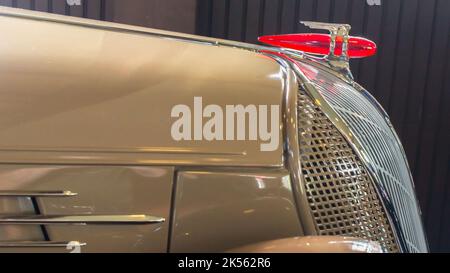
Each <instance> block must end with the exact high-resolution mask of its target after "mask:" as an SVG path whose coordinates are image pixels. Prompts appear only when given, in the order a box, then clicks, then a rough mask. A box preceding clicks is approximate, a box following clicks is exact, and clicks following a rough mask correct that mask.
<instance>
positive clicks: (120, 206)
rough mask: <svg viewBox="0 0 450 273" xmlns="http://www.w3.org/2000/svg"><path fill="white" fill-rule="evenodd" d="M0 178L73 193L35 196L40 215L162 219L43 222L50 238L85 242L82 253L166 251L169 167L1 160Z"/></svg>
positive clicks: (3, 186)
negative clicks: (151, 218)
mask: <svg viewBox="0 0 450 273" xmlns="http://www.w3.org/2000/svg"><path fill="white" fill-rule="evenodd" d="M0 181H1V183H0V190H8V191H11V190H26V191H44V190H48V189H64V190H70V191H72V192H76V193H77V195H76V196H71V197H38V198H37V203H38V206H39V210H40V213H41V214H42V215H102V214H106V215H122V214H133V215H135V214H146V215H154V216H159V217H163V218H165V219H167V221H165V222H163V223H158V224H143V225H139V224H129V225H128V224H105V225H76V224H74V225H71V224H63V225H60V224H55V225H46V226H45V228H46V230H47V233H48V237H49V239H50V240H51V241H67V242H68V241H79V242H83V243H86V246H83V247H82V249H81V250H82V252H165V251H166V250H167V238H168V227H169V221H168V219H169V218H170V217H169V210H170V198H171V193H172V181H173V168H170V167H124V166H34V165H5V166H0ZM0 209H1V208H0ZM2 213H3V211H2ZM27 226H28V225H27ZM12 239H14V238H12ZM30 239H35V238H30ZM34 250H36V251H38V250H39V248H35V249H34ZM63 250H64V249H63ZM8 251H9V250H8ZM44 251H48V250H44ZM66 252H67V251H66Z"/></svg>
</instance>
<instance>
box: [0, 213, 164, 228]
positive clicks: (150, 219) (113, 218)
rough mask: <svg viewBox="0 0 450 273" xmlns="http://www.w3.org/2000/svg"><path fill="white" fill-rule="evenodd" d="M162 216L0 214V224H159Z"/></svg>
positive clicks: (162, 219) (162, 220)
mask: <svg viewBox="0 0 450 273" xmlns="http://www.w3.org/2000/svg"><path fill="white" fill-rule="evenodd" d="M164 221H165V219H164V218H162V217H155V216H149V215H143V214H137V215H23V216H22V215H20V216H5V215H2V216H0V224H29V225H49V224H80V225H119V224H140V225H144V224H158V223H162V222H164Z"/></svg>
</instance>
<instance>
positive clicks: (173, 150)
mask: <svg viewBox="0 0 450 273" xmlns="http://www.w3.org/2000/svg"><path fill="white" fill-rule="evenodd" d="M0 152H53V153H68V152H72V153H107V154H115V153H118V154H120V153H127V154H140V153H149V154H192V155H236V156H245V155H247V152H246V151H242V152H208V151H201V150H199V149H196V148H191V147H186V148H178V147H119V148H117V147H114V148H113V147H111V148H95V149H86V148H82V147H63V148H58V149H55V148H50V147H1V146H0Z"/></svg>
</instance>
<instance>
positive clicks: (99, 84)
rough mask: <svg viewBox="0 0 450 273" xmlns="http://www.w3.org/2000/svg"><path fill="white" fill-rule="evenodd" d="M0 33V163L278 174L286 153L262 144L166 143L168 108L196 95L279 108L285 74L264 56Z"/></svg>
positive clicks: (68, 32)
mask: <svg viewBox="0 0 450 273" xmlns="http://www.w3.org/2000/svg"><path fill="white" fill-rule="evenodd" d="M0 15H1V13H0ZM31 29H39V31H30V30H31ZM0 33H1V35H2V40H1V41H0V59H1V60H2V61H1V62H0V81H1V82H2V83H3V84H2V89H1V90H0V101H1V104H0V150H1V151H2V154H1V155H0V162H10V161H14V162H18V161H22V162H25V163H27V162H36V163H45V162H47V163H89V162H92V163H111V164H118V163H120V164H126V163H131V164H158V165H168V164H177V165H200V164H201V165H240V166H242V165H245V166H281V165H282V145H278V148H277V149H276V150H274V151H270V152H264V156H262V153H261V151H260V144H261V143H260V141H258V140H256V141H250V140H248V141H207V140H200V141H175V140H173V139H172V137H171V134H170V132H171V126H172V122H173V121H174V120H175V119H174V118H171V110H172V108H173V107H174V106H175V105H178V104H185V105H188V106H192V105H193V99H194V97H195V96H198V97H202V98H203V104H205V105H207V104H217V105H219V106H221V107H223V108H225V106H226V105H244V106H245V105H249V104H253V105H281V103H282V96H283V80H282V78H281V75H280V74H281V72H280V70H281V68H280V66H279V65H278V64H277V63H276V62H274V61H273V60H271V59H270V58H267V57H266V56H264V55H261V54H255V53H253V52H250V51H246V50H237V49H234V48H231V47H216V46H210V45H209V44H202V43H194V42H189V41H185V40H184V41H182V40H177V39H171V38H168V37H166V38H163V39H161V37H157V36H154V35H148V34H145V33H140V32H121V31H116V30H110V29H97V28H87V27H84V26H79V25H76V24H69V23H67V22H49V21H41V20H32V19H26V18H18V17H11V16H0ZM42 33H45V34H46V35H42ZM31 106H32V107H31ZM280 119H281V116H280V118H279V120H280ZM280 124H281V122H280ZM278 132H279V139H281V128H278ZM117 154H120V156H115V155H117Z"/></svg>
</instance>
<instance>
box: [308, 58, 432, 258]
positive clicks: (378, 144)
mask: <svg viewBox="0 0 450 273" xmlns="http://www.w3.org/2000/svg"><path fill="white" fill-rule="evenodd" d="M301 67H302V68H303V71H304V73H305V74H306V75H307V77H308V78H309V79H310V80H311V81H312V82H313V83H314V85H315V86H316V88H317V89H318V91H319V92H320V93H321V95H322V96H323V97H324V98H325V100H326V101H327V102H328V103H329V104H330V105H331V106H332V107H333V108H334V110H335V111H336V112H337V113H338V114H339V115H340V116H341V118H342V119H343V120H344V121H345V122H346V123H347V124H348V126H349V127H350V129H351V130H352V132H353V134H354V135H355V136H356V137H357V138H358V139H359V141H360V143H361V144H362V146H363V148H364V150H365V154H366V155H367V157H368V160H369V161H370V163H371V164H372V166H373V167H374V169H375V176H376V180H377V182H378V183H381V185H382V186H383V187H384V189H385V190H386V192H387V194H388V196H389V198H390V199H391V201H392V204H393V207H394V209H395V211H396V213H397V216H398V218H399V222H400V226H401V229H402V231H403V233H404V237H405V241H406V247H407V250H408V251H409V252H426V251H427V244H426V240H425V236H424V231H423V227H422V223H421V219H420V210H419V207H418V203H417V200H416V198H415V193H414V188H413V182H412V178H411V175H410V172H409V168H408V165H407V162H406V159H405V157H404V154H403V148H402V147H401V144H400V143H399V141H398V138H397V136H396V134H395V133H394V132H393V130H392V129H391V128H390V127H389V124H388V122H387V121H386V119H385V117H384V115H383V114H382V113H380V111H379V110H378V109H377V107H376V106H375V105H374V103H372V102H371V101H370V99H371V98H370V97H367V95H365V94H364V93H362V92H359V91H357V90H356V89H355V88H353V87H352V86H350V85H348V84H346V83H344V82H343V81H341V80H339V79H338V78H337V77H335V76H333V75H332V74H329V73H326V72H323V71H321V70H318V69H316V68H314V67H312V66H308V65H306V64H301Z"/></svg>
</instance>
